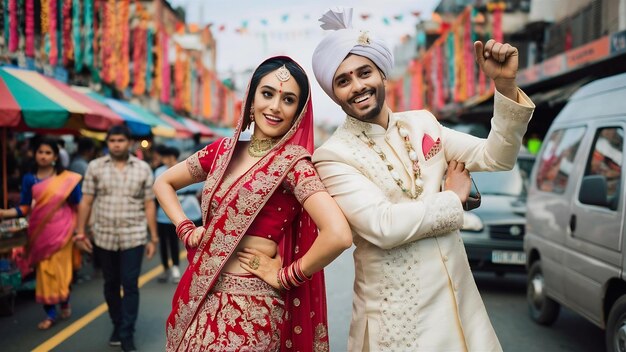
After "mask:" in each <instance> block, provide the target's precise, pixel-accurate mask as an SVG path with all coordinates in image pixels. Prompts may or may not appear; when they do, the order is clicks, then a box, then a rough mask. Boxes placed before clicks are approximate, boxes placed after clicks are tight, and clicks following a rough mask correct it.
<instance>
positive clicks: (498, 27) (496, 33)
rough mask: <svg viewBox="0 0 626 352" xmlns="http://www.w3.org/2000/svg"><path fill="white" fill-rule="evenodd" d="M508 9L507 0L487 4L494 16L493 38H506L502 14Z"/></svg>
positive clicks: (499, 40) (501, 39) (498, 40)
mask: <svg viewBox="0 0 626 352" xmlns="http://www.w3.org/2000/svg"><path fill="white" fill-rule="evenodd" d="M504 9H506V3H505V2H490V3H488V4H487V10H488V11H490V12H491V15H492V17H493V28H492V35H493V39H495V40H496V41H497V42H502V41H503V40H504V33H502V15H503V13H504Z"/></svg>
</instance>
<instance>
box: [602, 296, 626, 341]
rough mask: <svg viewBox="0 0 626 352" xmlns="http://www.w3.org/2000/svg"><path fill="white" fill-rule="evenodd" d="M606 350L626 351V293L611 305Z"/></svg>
mask: <svg viewBox="0 0 626 352" xmlns="http://www.w3.org/2000/svg"><path fill="white" fill-rule="evenodd" d="M606 350H607V351H611V352H613V351H616V352H626V295H624V296H622V297H620V298H619V299H618V300H617V301H616V302H615V303H614V304H613V307H611V312H609V320H608V321H607V324H606Z"/></svg>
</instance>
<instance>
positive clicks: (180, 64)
mask: <svg viewBox="0 0 626 352" xmlns="http://www.w3.org/2000/svg"><path fill="white" fill-rule="evenodd" d="M184 84H185V54H184V53H183V50H182V48H181V47H180V46H179V45H176V60H175V61H174V97H173V98H174V101H173V102H172V106H173V107H174V109H175V110H181V109H182V107H183V85H184Z"/></svg>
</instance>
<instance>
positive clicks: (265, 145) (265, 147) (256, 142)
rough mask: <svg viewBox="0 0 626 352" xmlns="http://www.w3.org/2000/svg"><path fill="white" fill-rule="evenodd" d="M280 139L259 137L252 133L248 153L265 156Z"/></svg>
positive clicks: (258, 156)
mask: <svg viewBox="0 0 626 352" xmlns="http://www.w3.org/2000/svg"><path fill="white" fill-rule="evenodd" d="M278 140H279V139H278V138H267V139H258V138H256V137H255V136H254V135H252V138H251V139H250V144H249V145H248V154H249V155H250V156H251V157H255V158H260V157H263V156H265V154H267V152H269V151H270V150H271V149H272V148H273V147H274V146H275V145H276V143H278Z"/></svg>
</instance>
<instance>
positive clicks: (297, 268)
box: [295, 258, 313, 283]
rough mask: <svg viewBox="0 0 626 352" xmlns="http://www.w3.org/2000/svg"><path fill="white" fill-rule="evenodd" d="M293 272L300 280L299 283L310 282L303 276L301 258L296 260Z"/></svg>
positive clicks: (309, 278) (308, 278)
mask: <svg viewBox="0 0 626 352" xmlns="http://www.w3.org/2000/svg"><path fill="white" fill-rule="evenodd" d="M295 271H296V276H297V277H298V279H300V281H302V283H305V282H306V281H309V280H311V278H312V277H313V276H311V277H307V276H306V275H305V274H304V271H302V258H300V259H298V260H297V261H296V263H295Z"/></svg>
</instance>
